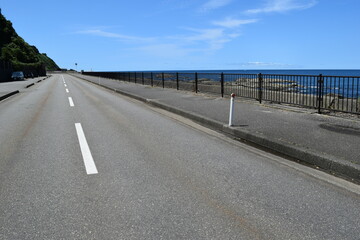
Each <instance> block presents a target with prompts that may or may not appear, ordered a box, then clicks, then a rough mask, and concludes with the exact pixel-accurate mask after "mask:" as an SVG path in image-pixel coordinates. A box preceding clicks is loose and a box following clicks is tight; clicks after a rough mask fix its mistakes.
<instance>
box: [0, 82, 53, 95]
mask: <svg viewBox="0 0 360 240" xmlns="http://www.w3.org/2000/svg"><path fill="white" fill-rule="evenodd" d="M46 78H47V77H37V78H31V79H26V80H25V81H13V82H0V101H1V100H4V99H6V98H8V97H11V96H12V95H15V94H17V93H19V92H20V91H22V90H24V89H26V88H29V87H31V86H33V85H34V84H36V83H38V82H41V81H42V80H44V79H46Z"/></svg>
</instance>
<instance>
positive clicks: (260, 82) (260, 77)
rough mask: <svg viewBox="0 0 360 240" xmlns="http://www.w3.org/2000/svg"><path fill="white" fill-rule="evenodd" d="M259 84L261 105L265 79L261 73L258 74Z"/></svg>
mask: <svg viewBox="0 0 360 240" xmlns="http://www.w3.org/2000/svg"><path fill="white" fill-rule="evenodd" d="M258 82H259V86H258V87H259V103H261V101H262V94H263V91H262V83H263V77H262V74H261V73H259V74H258Z"/></svg>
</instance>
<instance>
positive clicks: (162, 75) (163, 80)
mask: <svg viewBox="0 0 360 240" xmlns="http://www.w3.org/2000/svg"><path fill="white" fill-rule="evenodd" d="M161 78H162V86H163V88H165V76H164V73H162V74H161Z"/></svg>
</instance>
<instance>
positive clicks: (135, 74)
mask: <svg viewBox="0 0 360 240" xmlns="http://www.w3.org/2000/svg"><path fill="white" fill-rule="evenodd" d="M135 83H136V72H135Z"/></svg>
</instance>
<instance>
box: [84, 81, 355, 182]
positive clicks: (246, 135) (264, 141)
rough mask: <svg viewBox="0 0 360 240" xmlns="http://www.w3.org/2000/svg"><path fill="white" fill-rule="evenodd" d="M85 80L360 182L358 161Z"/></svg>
mask: <svg viewBox="0 0 360 240" xmlns="http://www.w3.org/2000/svg"><path fill="white" fill-rule="evenodd" d="M81 79H83V80H85V81H88V82H91V83H94V84H96V85H99V86H102V87H104V88H106V89H109V90H112V91H115V92H117V93H120V94H122V95H124V96H127V97H131V98H133V99H136V100H139V101H141V102H144V103H147V104H149V105H152V106H154V107H158V108H161V109H164V110H166V111H169V112H172V113H175V114H178V115H181V116H183V117H186V118H189V119H191V120H193V121H195V122H197V123H200V124H201V125H204V126H206V127H209V128H211V129H213V130H218V131H221V132H224V133H227V134H230V135H232V136H234V137H236V138H240V139H242V140H246V141H248V142H251V143H253V144H255V145H258V146H261V147H263V148H265V149H268V150H271V151H275V152H277V153H280V154H283V155H286V156H288V157H291V158H293V159H294V160H297V161H300V162H302V163H307V164H310V165H313V166H317V167H319V168H321V169H323V170H325V171H327V172H330V173H333V174H336V175H338V176H342V177H345V178H350V179H352V180H355V181H357V182H360V166H358V165H356V164H353V163H350V162H346V161H343V160H341V159H337V158H336V159H335V158H334V157H333V156H331V155H328V154H325V153H318V152H315V151H313V150H310V149H307V148H304V147H300V146H296V145H294V144H288V143H284V142H281V141H279V140H277V139H269V138H266V137H264V136H261V135H259V134H256V133H252V132H249V131H247V130H245V129H241V130H240V129H237V128H234V127H229V126H227V125H224V124H223V123H221V122H218V121H215V120H212V119H209V118H206V117H203V116H200V115H197V114H196V113H192V112H188V111H185V110H181V109H179V108H176V107H173V106H169V105H167V104H164V103H160V102H158V101H156V100H151V99H146V98H143V97H141V96H138V95H135V94H132V93H129V92H125V91H122V90H118V89H114V88H110V87H107V86H104V85H101V84H98V83H95V82H92V81H90V80H87V79H84V78H81Z"/></svg>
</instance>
